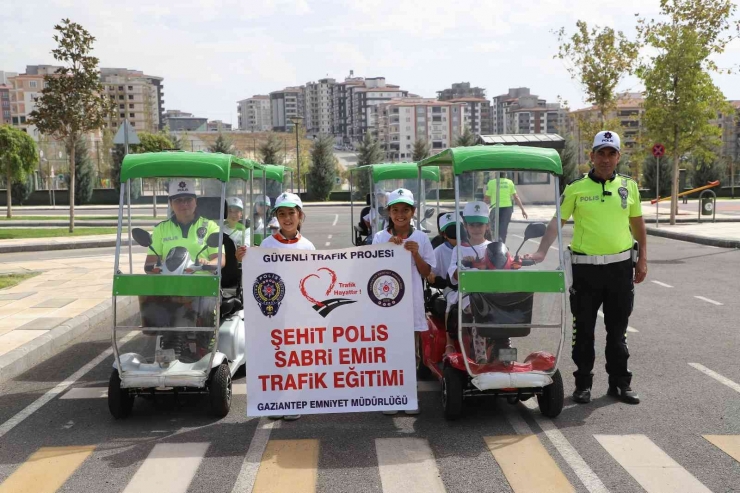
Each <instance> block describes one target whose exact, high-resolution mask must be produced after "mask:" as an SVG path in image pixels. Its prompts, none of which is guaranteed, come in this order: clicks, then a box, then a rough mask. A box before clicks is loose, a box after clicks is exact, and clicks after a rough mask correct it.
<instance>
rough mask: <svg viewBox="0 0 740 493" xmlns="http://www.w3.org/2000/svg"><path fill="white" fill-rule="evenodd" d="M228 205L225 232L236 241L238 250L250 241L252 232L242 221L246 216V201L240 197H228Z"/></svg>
mask: <svg viewBox="0 0 740 493" xmlns="http://www.w3.org/2000/svg"><path fill="white" fill-rule="evenodd" d="M226 206H227V207H228V211H227V215H226V222H225V223H224V226H223V232H224V233H226V234H227V235H228V236H229V238H231V241H233V242H234V246H235V247H236V248H237V251H238V250H239V249H244V248H245V247H246V245H248V244H249V241H250V232H249V230H248V229H247V228H246V227H245V226H244V223H243V222H242V219H243V217H244V203H243V202H242V199H240V198H239V197H228V198H227V199H226Z"/></svg>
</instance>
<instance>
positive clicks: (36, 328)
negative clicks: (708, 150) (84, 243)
mask: <svg viewBox="0 0 740 493" xmlns="http://www.w3.org/2000/svg"><path fill="white" fill-rule="evenodd" d="M135 257H137V258H136V259H135V260H134V262H135V263H136V262H139V263H143V261H144V255H136V256H135ZM139 257H140V258H139ZM30 271H42V273H41V274H40V275H38V276H36V277H33V278H31V279H29V280H27V281H24V282H22V283H20V284H18V285H16V286H14V287H12V288H8V289H3V290H0V356H2V355H4V354H6V353H8V352H9V351H12V350H13V349H16V348H18V347H20V346H22V345H23V344H26V343H28V342H30V341H32V340H34V339H36V338H37V337H39V336H41V335H43V334H46V333H47V332H49V331H50V330H52V329H54V328H55V327H58V326H61V325H64V324H65V323H66V322H67V321H69V320H70V319H72V318H74V317H77V316H78V315H82V314H84V313H86V312H88V311H90V310H93V309H94V308H95V307H96V306H98V305H100V304H101V303H106V302H110V300H111V292H112V283H113V256H112V255H105V256H100V257H87V258H71V259H54V261H46V262H8V263H3V264H0V274H4V273H10V272H30Z"/></svg>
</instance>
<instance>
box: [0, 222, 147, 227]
mask: <svg viewBox="0 0 740 493" xmlns="http://www.w3.org/2000/svg"><path fill="white" fill-rule="evenodd" d="M160 222H161V221H154V220H152V221H131V226H133V227H148V226H156V225H157V224H159V223H160ZM34 226H43V227H54V228H66V227H67V226H69V221H0V228H32V227H34ZM124 226H128V222H125V223H124ZM117 227H118V221H77V220H75V228H117Z"/></svg>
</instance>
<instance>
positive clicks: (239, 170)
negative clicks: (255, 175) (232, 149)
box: [229, 158, 262, 181]
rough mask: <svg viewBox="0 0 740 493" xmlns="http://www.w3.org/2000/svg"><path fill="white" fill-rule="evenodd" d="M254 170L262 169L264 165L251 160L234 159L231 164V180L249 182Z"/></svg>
mask: <svg viewBox="0 0 740 493" xmlns="http://www.w3.org/2000/svg"><path fill="white" fill-rule="evenodd" d="M253 169H259V170H261V169H262V165H261V164H259V163H258V162H256V161H252V160H251V159H244V158H234V159H233V160H232V162H231V174H230V176H229V177H230V178H238V179H241V180H245V181H249V174H250V172H251V171H252V170H253Z"/></svg>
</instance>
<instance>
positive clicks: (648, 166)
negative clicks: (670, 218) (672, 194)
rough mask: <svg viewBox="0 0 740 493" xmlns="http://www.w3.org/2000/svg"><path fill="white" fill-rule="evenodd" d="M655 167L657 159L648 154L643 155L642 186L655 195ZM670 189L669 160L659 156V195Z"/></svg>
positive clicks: (665, 193)
mask: <svg viewBox="0 0 740 493" xmlns="http://www.w3.org/2000/svg"><path fill="white" fill-rule="evenodd" d="M656 169H657V160H656V159H655V157H654V156H653V155H652V154H650V155H648V156H645V160H644V164H643V167H642V186H643V187H645V188H649V189H650V190H652V194H653V195H655V182H656V176H655V171H656ZM670 189H671V162H670V160H669V159H666V158H660V189H659V190H658V192H660V195H661V197H665V196H666V195H668V191H669V190H670Z"/></svg>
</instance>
